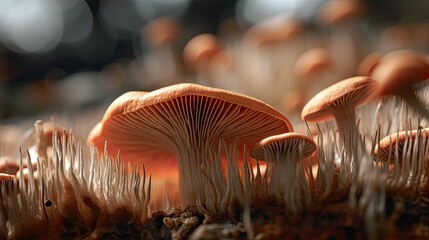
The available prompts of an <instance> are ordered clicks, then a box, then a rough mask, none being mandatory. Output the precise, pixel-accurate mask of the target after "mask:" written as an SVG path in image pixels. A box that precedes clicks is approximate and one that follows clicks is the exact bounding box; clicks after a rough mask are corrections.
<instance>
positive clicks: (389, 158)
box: [374, 128, 429, 164]
mask: <svg viewBox="0 0 429 240" xmlns="http://www.w3.org/2000/svg"><path fill="white" fill-rule="evenodd" d="M416 138H420V139H421V140H423V139H424V138H425V139H426V140H425V141H426V142H427V141H428V139H429V128H425V129H421V130H412V131H400V132H398V133H392V134H390V135H389V136H386V137H384V138H383V139H381V140H380V142H379V143H378V145H377V146H376V147H375V149H374V154H375V156H376V158H377V157H380V161H382V162H387V163H391V164H393V163H394V161H395V158H398V161H399V164H401V163H402V161H403V156H404V155H403V153H404V144H405V142H406V141H408V144H409V145H408V149H413V146H414V143H415V142H416ZM396 148H397V149H396ZM423 148H425V146H423ZM411 154H412V151H411ZM411 157H412V156H409V155H407V158H409V159H411Z"/></svg>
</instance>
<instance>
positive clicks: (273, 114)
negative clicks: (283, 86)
mask: <svg viewBox="0 0 429 240" xmlns="http://www.w3.org/2000/svg"><path fill="white" fill-rule="evenodd" d="M292 130H293V128H292V126H291V124H290V122H289V120H288V119H287V118H286V117H285V116H283V115H282V114H281V113H279V112H278V111H277V110H275V109H274V108H272V107H270V106H269V105H267V104H265V103H263V102H261V101H259V100H257V99H254V98H251V97H248V96H245V95H240V94H236V93H233V92H229V91H226V90H221V89H216V88H210V87H204V86H200V85H197V84H190V83H184V84H177V85H172V86H169V87H165V88H161V89H158V90H156V91H153V92H150V93H145V92H128V93H125V94H124V95H122V96H120V97H119V98H117V99H116V100H115V101H114V102H113V103H112V104H111V105H110V106H109V108H108V109H107V111H106V113H105V115H104V117H103V119H102V121H101V122H100V123H99V124H98V125H97V126H96V127H95V128H94V129H93V131H92V132H91V134H90V135H89V137H88V139H87V142H88V144H91V143H93V144H94V145H95V146H96V147H97V148H98V149H99V150H101V149H103V147H104V144H105V141H106V140H107V142H108V147H109V149H110V150H111V151H119V150H121V153H120V155H121V159H122V160H123V161H128V162H133V163H144V164H145V168H146V170H147V171H148V172H151V173H152V176H153V177H154V178H156V177H163V176H164V177H165V172H166V171H168V172H170V173H172V172H177V170H178V172H179V191H180V193H181V203H182V205H188V204H195V203H196V198H197V196H196V195H197V193H198V194H199V195H198V197H199V198H201V199H202V200H203V201H202V202H204V198H205V196H204V186H203V184H202V183H203V180H204V175H203V173H202V171H201V165H202V163H203V162H204V161H205V159H206V158H207V157H208V155H209V153H210V152H211V151H214V150H215V149H217V147H218V145H219V142H220V141H221V140H222V141H225V144H227V145H228V144H230V143H234V142H235V143H237V144H241V143H249V144H253V143H255V142H257V141H259V140H260V139H261V138H264V137H266V136H270V135H274V134H279V133H281V132H289V131H292ZM176 161H177V162H176Z"/></svg>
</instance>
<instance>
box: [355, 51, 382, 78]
mask: <svg viewBox="0 0 429 240" xmlns="http://www.w3.org/2000/svg"><path fill="white" fill-rule="evenodd" d="M381 57H382V54H381V53H379V52H373V53H371V54H369V55H367V56H366V57H365V58H364V59H363V60H362V61H361V62H360V63H359V66H358V68H357V74H359V75H363V76H370V75H371V73H372V71H373V70H374V68H375V66H376V65H377V64H378V62H379V61H380V59H381Z"/></svg>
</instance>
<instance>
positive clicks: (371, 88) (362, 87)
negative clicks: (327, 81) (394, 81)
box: [301, 76, 379, 122]
mask: <svg viewBox="0 0 429 240" xmlns="http://www.w3.org/2000/svg"><path fill="white" fill-rule="evenodd" d="M378 88H379V83H378V82H377V81H375V80H374V79H372V78H370V77H365V76H358V77H352V78H348V79H345V80H343V81H340V82H338V83H335V84H333V85H331V86H330V87H328V88H326V89H324V90H322V91H321V92H319V93H318V94H316V95H315V96H314V97H313V98H312V99H311V100H310V101H309V102H307V104H306V105H305V106H304V108H303V109H302V112H301V118H302V119H303V120H305V121H308V122H320V121H326V120H330V119H332V118H334V114H333V113H334V112H338V111H342V110H345V109H352V108H353V109H354V108H356V107H359V106H361V105H363V104H365V103H366V102H368V101H369V100H370V99H372V97H373V96H374V95H375V94H376V93H377V91H378Z"/></svg>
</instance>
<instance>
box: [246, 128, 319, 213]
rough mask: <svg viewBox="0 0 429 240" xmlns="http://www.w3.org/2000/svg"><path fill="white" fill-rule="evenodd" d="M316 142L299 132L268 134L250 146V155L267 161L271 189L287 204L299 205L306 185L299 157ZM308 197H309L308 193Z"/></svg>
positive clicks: (313, 148) (307, 152)
mask: <svg viewBox="0 0 429 240" xmlns="http://www.w3.org/2000/svg"><path fill="white" fill-rule="evenodd" d="M314 150H316V144H315V143H314V141H313V139H311V138H310V137H308V136H306V135H304V134H300V133H292V132H290V133H284V134H280V135H274V136H270V137H267V138H265V139H263V140H261V141H260V142H258V143H256V144H255V145H253V147H252V149H251V152H250V154H251V156H252V157H254V158H256V159H259V160H265V161H267V162H270V163H271V164H272V165H273V166H272V167H271V171H272V172H271V176H270V186H272V187H271V192H272V193H273V194H274V195H275V196H278V197H280V199H283V198H284V200H285V201H286V207H288V208H289V207H290V208H291V209H292V210H296V208H297V205H300V204H301V203H300V202H301V201H302V200H303V199H301V197H302V195H303V193H305V191H304V192H303V188H304V186H307V185H306V184H307V182H306V178H305V174H304V168H303V164H297V162H298V161H299V160H303V159H304V158H307V157H309V156H310V155H311V154H312V153H313V152H314ZM307 197H309V196H308V195H307Z"/></svg>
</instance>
